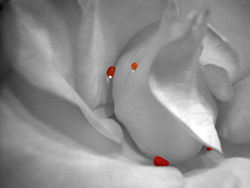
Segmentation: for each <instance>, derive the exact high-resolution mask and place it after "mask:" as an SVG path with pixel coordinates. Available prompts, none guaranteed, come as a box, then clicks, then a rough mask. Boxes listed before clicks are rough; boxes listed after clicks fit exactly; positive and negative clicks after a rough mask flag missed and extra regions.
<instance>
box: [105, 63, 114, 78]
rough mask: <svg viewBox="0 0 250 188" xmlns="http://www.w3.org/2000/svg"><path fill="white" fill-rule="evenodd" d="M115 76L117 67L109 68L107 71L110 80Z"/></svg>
mask: <svg viewBox="0 0 250 188" xmlns="http://www.w3.org/2000/svg"><path fill="white" fill-rule="evenodd" d="M114 74H115V67H114V66H111V67H109V68H108V70H107V76H108V77H109V79H111V78H113V76H114Z"/></svg>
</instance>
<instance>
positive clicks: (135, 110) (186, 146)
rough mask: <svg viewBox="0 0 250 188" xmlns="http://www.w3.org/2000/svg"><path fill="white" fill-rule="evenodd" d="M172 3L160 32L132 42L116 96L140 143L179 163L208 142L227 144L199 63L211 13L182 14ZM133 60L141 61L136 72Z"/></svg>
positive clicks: (119, 110) (118, 78)
mask: <svg viewBox="0 0 250 188" xmlns="http://www.w3.org/2000/svg"><path fill="white" fill-rule="evenodd" d="M170 7H176V4H174V2H172V3H169V4H168V7H167V9H166V12H165V13H164V14H163V19H162V21H161V23H160V26H159V27H158V31H157V32H155V30H154V32H153V35H152V36H150V37H148V39H147V40H146V41H144V42H139V44H135V43H133V41H131V42H130V44H128V45H129V46H130V48H131V49H132V50H125V51H124V53H123V55H122V56H121V58H120V59H119V61H118V64H117V66H116V68H117V69H116V70H117V72H116V77H114V80H113V99H114V105H115V115H116V117H117V118H118V120H119V121H121V122H123V123H124V126H125V127H126V129H127V130H128V131H129V133H130V134H131V136H132V138H133V139H134V141H135V143H136V144H137V146H138V147H139V149H140V150H141V151H142V152H143V153H145V154H147V155H148V156H150V157H151V158H152V159H153V158H154V157H155V156H161V157H163V158H165V159H166V160H168V161H169V162H170V164H174V163H180V162H183V161H185V160H187V159H190V158H192V157H193V156H194V155H195V154H197V153H198V152H199V150H200V148H201V147H202V144H204V145H207V146H210V147H211V148H213V149H216V150H217V151H221V146H220V141H219V138H218V135H217V132H216V130H215V127H214V126H215V120H216V117H217V107H216V102H215V100H214V98H213V96H212V94H211V93H210V91H209V89H208V87H207V86H206V82H205V78H204V75H203V72H202V69H201V67H200V65H199V55H200V51H201V45H202V39H203V36H204V34H205V32H206V20H207V14H208V13H207V12H206V11H205V12H204V13H202V14H198V15H195V14H192V15H190V16H189V17H188V18H185V17H180V18H179V16H178V9H177V8H175V10H176V12H177V13H176V12H175V11H169V10H170ZM167 11H169V12H167ZM166 15H168V16H166ZM152 27H153V26H152ZM146 29H147V28H146ZM146 29H145V30H146ZM141 33H146V31H145V32H144V31H142V32H141ZM141 33H140V34H141ZM136 37H138V38H140V37H142V38H143V37H144V35H139V34H138V36H135V38H133V39H134V40H137V39H136ZM133 39H132V40H133ZM137 41H138V40H137ZM131 43H132V44H134V46H133V45H131ZM131 46H132V47H131ZM132 62H138V64H139V65H140V66H138V68H137V69H136V70H135V71H134V72H133V73H132V72H131V68H130V65H131V63H132Z"/></svg>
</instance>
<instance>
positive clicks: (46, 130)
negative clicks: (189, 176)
mask: <svg viewBox="0 0 250 188" xmlns="http://www.w3.org/2000/svg"><path fill="white" fill-rule="evenodd" d="M3 81H4V82H2V83H1V92H0V113H1V119H0V124H1V127H0V148H1V153H2V154H3V155H2V156H1V158H0V166H1V171H0V177H1V182H0V185H1V187H6V188H7V187H13V186H16V187H23V188H29V187H38V188H40V187H41V188H42V187H53V188H62V187H74V188H78V187H79V188H80V187H104V188H106V187H107V188H110V187H111V188H116V187H124V188H126V187H139V188H140V187H142V188H144V187H152V186H153V187H165V186H169V187H183V183H184V179H183V177H182V174H181V173H180V171H178V170H177V169H175V168H172V167H169V168H156V167H154V166H152V161H151V160H147V159H146V158H145V157H143V156H140V154H139V153H138V152H137V151H138V150H137V151H136V150H134V149H131V147H130V145H128V144H127V140H128V141H129V137H127V136H126V139H125V141H124V142H123V144H122V147H121V146H120V145H118V144H116V143H114V142H112V141H110V140H109V139H107V138H106V137H103V136H101V135H99V133H98V132H96V131H95V130H94V129H93V127H92V126H91V125H90V124H89V123H88V121H87V120H86V119H85V118H84V116H82V113H81V111H80V110H79V109H78V108H77V107H76V106H75V105H72V103H69V102H67V101H66V100H64V99H62V98H60V97H58V96H56V95H54V94H51V93H49V92H47V91H45V90H41V89H40V88H37V87H34V86H32V85H31V84H30V83H29V82H28V81H27V80H25V78H23V76H22V75H18V74H16V73H13V72H12V73H10V74H8V75H6V76H5V78H4V80H3ZM127 138H128V139H127ZM124 147H127V149H124ZM121 150H122V155H123V156H121V155H120V153H121ZM129 157H130V158H131V159H130V160H129V159H128V158H129ZM142 161H144V162H143V163H144V165H143V166H142V165H141V164H142V163H141V162H142ZM150 161H151V163H150ZM146 163H147V166H146V165H145V164H146ZM110 179H112V181H110Z"/></svg>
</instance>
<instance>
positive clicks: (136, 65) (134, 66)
mask: <svg viewBox="0 0 250 188" xmlns="http://www.w3.org/2000/svg"><path fill="white" fill-rule="evenodd" d="M137 67H138V63H136V62H134V63H132V65H131V68H132V69H133V70H136V69H137Z"/></svg>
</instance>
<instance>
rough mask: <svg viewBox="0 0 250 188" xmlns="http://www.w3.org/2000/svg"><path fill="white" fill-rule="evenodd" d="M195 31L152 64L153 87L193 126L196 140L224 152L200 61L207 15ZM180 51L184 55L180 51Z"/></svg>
mask: <svg viewBox="0 0 250 188" xmlns="http://www.w3.org/2000/svg"><path fill="white" fill-rule="evenodd" d="M203 16H204V15H199V16H198V17H197V18H196V19H197V20H202V21H201V25H200V26H199V25H198V28H196V30H195V31H192V30H193V29H192V30H191V31H189V32H187V33H186V35H185V36H184V37H183V38H181V39H179V40H177V41H174V42H173V43H170V44H169V45H167V46H166V48H165V49H162V51H160V52H159V54H158V55H157V57H156V59H155V60H154V63H153V65H152V70H151V75H150V79H149V82H150V87H151V90H152V92H153V94H154V95H155V96H156V98H157V99H158V100H159V102H160V103H161V104H163V105H164V106H165V107H166V108H167V109H168V110H169V111H170V112H172V113H173V114H174V115H175V116H176V117H178V118H179V119H180V121H181V122H183V123H184V124H185V125H186V127H187V128H188V129H190V130H191V131H192V132H193V133H194V134H195V137H196V138H197V139H199V140H200V141H201V142H202V143H204V144H205V145H206V144H208V145H210V146H212V147H214V148H215V149H217V150H218V151H221V148H220V141H219V138H218V135H217V133H216V130H215V127H214V126H215V119H216V116H217V109H216V105H215V101H214V99H213V97H212V96H211V94H210V92H209V90H208V88H207V86H206V83H205V80H204V78H203V74H202V72H201V69H200V67H199V64H198V57H199V56H198V55H199V54H198V53H199V51H200V47H201V40H202V34H204V29H203V28H204V27H205V23H204V22H205V20H204V19H205V17H204V18H202V17H203ZM179 52H181V54H180V53H179Z"/></svg>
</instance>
